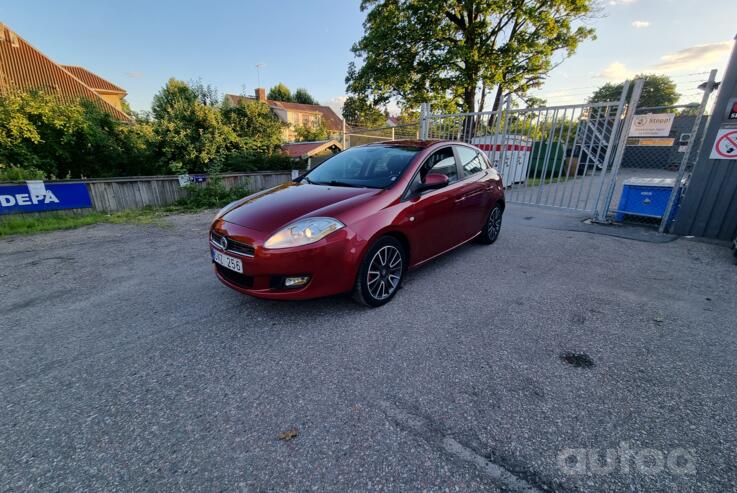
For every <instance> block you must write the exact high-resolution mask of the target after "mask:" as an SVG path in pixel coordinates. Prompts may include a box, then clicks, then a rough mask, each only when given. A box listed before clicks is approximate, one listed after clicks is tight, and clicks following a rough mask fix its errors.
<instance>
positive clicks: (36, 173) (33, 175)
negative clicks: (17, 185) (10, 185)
mask: <svg viewBox="0 0 737 493" xmlns="http://www.w3.org/2000/svg"><path fill="white" fill-rule="evenodd" d="M44 178H46V177H45V176H44V172H43V171H41V170H40V169H36V168H21V167H19V166H13V165H12V164H11V165H5V164H2V163H0V182H4V181H25V180H43V179H44Z"/></svg>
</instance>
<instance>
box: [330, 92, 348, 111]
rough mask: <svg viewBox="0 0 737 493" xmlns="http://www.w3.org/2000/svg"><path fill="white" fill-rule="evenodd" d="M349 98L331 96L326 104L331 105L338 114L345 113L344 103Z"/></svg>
mask: <svg viewBox="0 0 737 493" xmlns="http://www.w3.org/2000/svg"><path fill="white" fill-rule="evenodd" d="M346 99H348V97H347V96H335V97H334V98H331V99H330V100H329V101H327V102H326V103H325V105H326V106H330V108H332V110H333V111H335V112H336V113H337V114H338V115H342V114H343V104H345V100H346Z"/></svg>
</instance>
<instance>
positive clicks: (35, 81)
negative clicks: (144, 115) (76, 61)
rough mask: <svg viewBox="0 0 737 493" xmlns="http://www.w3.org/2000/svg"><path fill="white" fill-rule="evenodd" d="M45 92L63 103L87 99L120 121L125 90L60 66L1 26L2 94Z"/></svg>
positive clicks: (124, 118)
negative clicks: (10, 92)
mask: <svg viewBox="0 0 737 493" xmlns="http://www.w3.org/2000/svg"><path fill="white" fill-rule="evenodd" d="M9 91H24V92H26V91H43V92H46V93H48V94H53V95H55V96H57V97H58V98H59V99H61V100H63V101H77V100H79V99H86V100H88V101H91V102H92V103H94V104H95V105H96V106H97V107H99V108H100V109H101V110H103V111H105V112H107V113H109V114H110V115H111V116H112V117H113V118H115V119H116V120H120V121H125V122H131V121H132V118H131V117H130V116H128V115H127V114H126V113H125V112H124V111H123V106H122V100H123V98H124V97H125V96H126V92H125V90H124V89H122V88H120V87H118V86H116V85H115V84H113V83H111V82H109V81H107V80H105V79H103V78H102V77H100V76H99V75H97V74H94V73H93V72H90V71H89V70H87V69H84V68H82V67H76V66H69V65H59V64H57V63H56V62H54V61H53V60H51V59H50V58H49V57H47V56H46V55H44V54H43V53H42V52H41V51H39V50H37V49H36V48H35V47H33V46H32V45H31V44H30V43H28V42H27V41H26V40H24V39H23V38H21V37H20V36H18V34H17V33H15V32H14V31H13V30H11V29H10V28H9V27H8V26H6V25H4V24H2V23H0V92H9Z"/></svg>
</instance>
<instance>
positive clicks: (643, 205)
mask: <svg viewBox="0 0 737 493" xmlns="http://www.w3.org/2000/svg"><path fill="white" fill-rule="evenodd" d="M675 184H676V180H675V179H674V178H629V179H627V180H625V182H624V187H623V188H622V195H621V197H620V198H619V205H618V206H617V213H616V215H615V216H614V218H615V219H616V220H617V221H622V220H623V219H624V216H625V215H631V216H641V217H652V218H656V219H662V218H663V215H664V214H665V209H666V208H667V207H668V199H669V198H670V194H671V193H672V192H673V186H674V185H675ZM680 199H681V197H680V194H679V196H678V197H676V200H675V202H674V203H673V210H672V211H671V214H670V218H669V221H670V220H673V218H674V217H675V215H676V212H677V211H678V205H679V203H680Z"/></svg>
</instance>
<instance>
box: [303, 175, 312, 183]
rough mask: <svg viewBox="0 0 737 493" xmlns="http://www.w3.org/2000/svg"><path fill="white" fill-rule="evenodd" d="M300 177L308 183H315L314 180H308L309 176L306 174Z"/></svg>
mask: <svg viewBox="0 0 737 493" xmlns="http://www.w3.org/2000/svg"><path fill="white" fill-rule="evenodd" d="M302 179H303V180H304V181H306V182H307V183H309V184H310V185H314V184H315V182H314V181H312V180H310V179H309V178H307V177H306V176H303V177H302Z"/></svg>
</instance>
